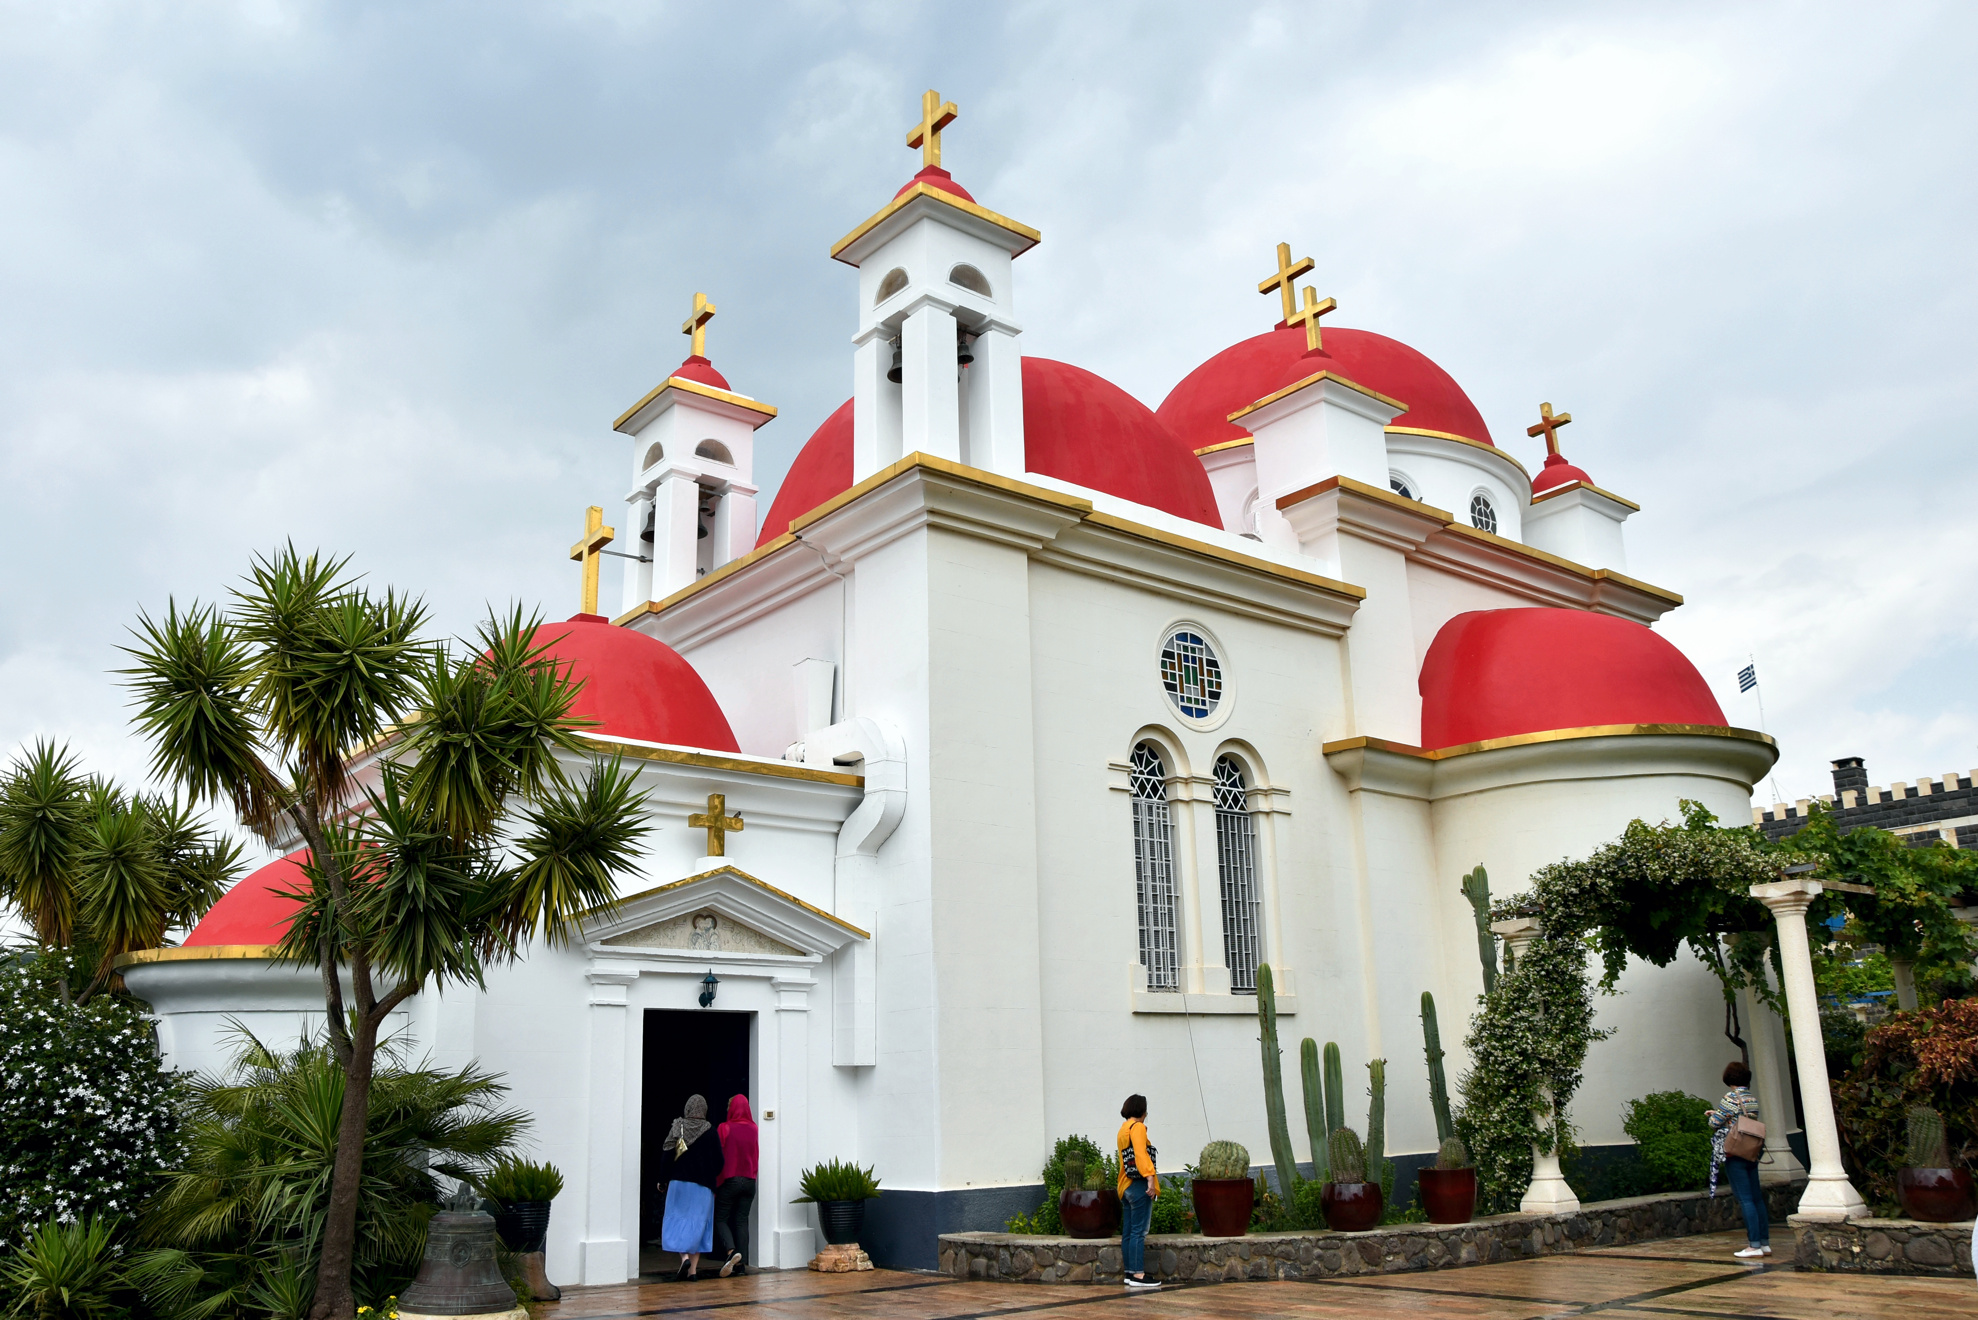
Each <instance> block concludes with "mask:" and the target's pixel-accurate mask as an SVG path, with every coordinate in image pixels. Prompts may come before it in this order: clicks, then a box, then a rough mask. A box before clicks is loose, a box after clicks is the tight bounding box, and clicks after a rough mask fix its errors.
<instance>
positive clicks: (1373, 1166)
mask: <svg viewBox="0 0 1978 1320" xmlns="http://www.w3.org/2000/svg"><path fill="white" fill-rule="evenodd" d="M1367 1080H1368V1086H1367V1176H1368V1177H1369V1178H1371V1179H1372V1180H1373V1181H1375V1182H1377V1183H1379V1184H1380V1190H1381V1195H1382V1196H1383V1197H1385V1198H1386V1199H1387V1200H1390V1201H1391V1200H1393V1199H1394V1165H1393V1163H1392V1162H1391V1161H1389V1160H1388V1158H1387V1060H1386V1059H1373V1060H1370V1061H1369V1062H1368V1063H1367Z"/></svg>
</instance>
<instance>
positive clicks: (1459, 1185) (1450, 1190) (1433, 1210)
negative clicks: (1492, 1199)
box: [1415, 1169, 1477, 1224]
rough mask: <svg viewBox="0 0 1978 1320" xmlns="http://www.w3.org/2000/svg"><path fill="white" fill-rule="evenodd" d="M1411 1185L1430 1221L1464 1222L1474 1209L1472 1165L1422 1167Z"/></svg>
mask: <svg viewBox="0 0 1978 1320" xmlns="http://www.w3.org/2000/svg"><path fill="white" fill-rule="evenodd" d="M1415 1186H1416V1188H1417V1189H1418V1190H1419V1191H1420V1193H1421V1197H1422V1209H1424V1210H1426V1211H1428V1216H1429V1222H1430V1223H1431V1224H1467V1223H1469V1222H1470V1220H1471V1218H1472V1217H1474V1216H1475V1214H1476V1213H1477V1171H1476V1170H1475V1169H1423V1170H1422V1171H1421V1172H1420V1173H1418V1174H1416V1175H1415Z"/></svg>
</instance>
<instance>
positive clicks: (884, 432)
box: [779, 326, 900, 530]
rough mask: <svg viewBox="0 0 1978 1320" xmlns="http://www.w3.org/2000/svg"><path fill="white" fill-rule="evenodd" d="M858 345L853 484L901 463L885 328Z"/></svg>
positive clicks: (889, 344) (897, 402) (855, 352)
mask: <svg viewBox="0 0 1978 1320" xmlns="http://www.w3.org/2000/svg"><path fill="white" fill-rule="evenodd" d="M855 342H856V344H857V347H856V348H855V349H853V351H852V480H853V481H854V482H859V481H864V480H865V479H866V478H867V477H869V476H871V475H872V474H873V473H875V472H877V471H879V470H880V469H881V468H885V467H890V466H891V465H892V464H894V463H897V462H899V460H900V387H899V386H898V385H895V384H894V383H893V382H892V381H890V380H887V379H886V372H887V371H888V369H890V368H891V367H892V365H893V344H892V336H891V334H890V333H889V332H888V331H887V330H886V329H885V327H883V326H874V327H873V328H872V329H870V330H868V331H866V332H865V334H864V336H863V337H861V338H860V339H858V340H857V341H855ZM779 530H780V529H779Z"/></svg>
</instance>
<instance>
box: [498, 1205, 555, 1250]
mask: <svg viewBox="0 0 1978 1320" xmlns="http://www.w3.org/2000/svg"><path fill="white" fill-rule="evenodd" d="M494 1221H495V1232H496V1233H499V1234H500V1235H501V1245H503V1246H504V1247H507V1248H508V1249H509V1250H510V1251H512V1252H514V1253H515V1254H516V1255H518V1256H526V1255H528V1254H529V1253H530V1252H532V1251H541V1250H542V1249H543V1239H544V1238H545V1237H547V1236H549V1202H548V1201H511V1202H509V1203H508V1204H507V1205H503V1206H498V1207H497V1208H496V1209H495V1212H494Z"/></svg>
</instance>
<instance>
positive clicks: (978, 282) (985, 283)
mask: <svg viewBox="0 0 1978 1320" xmlns="http://www.w3.org/2000/svg"><path fill="white" fill-rule="evenodd" d="M948 283H950V284H952V285H955V286H956V287H957V288H962V289H967V290H968V291H969V292H970V293H979V294H981V295H982V296H983V297H985V298H993V297H995V296H996V295H995V294H993V293H991V292H990V291H989V277H988V276H987V275H984V274H983V273H982V272H981V271H979V270H977V269H976V268H975V267H973V266H971V265H969V264H968V263H967V262H963V263H962V264H961V265H959V266H956V267H955V268H954V269H953V270H951V271H949V272H948Z"/></svg>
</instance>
